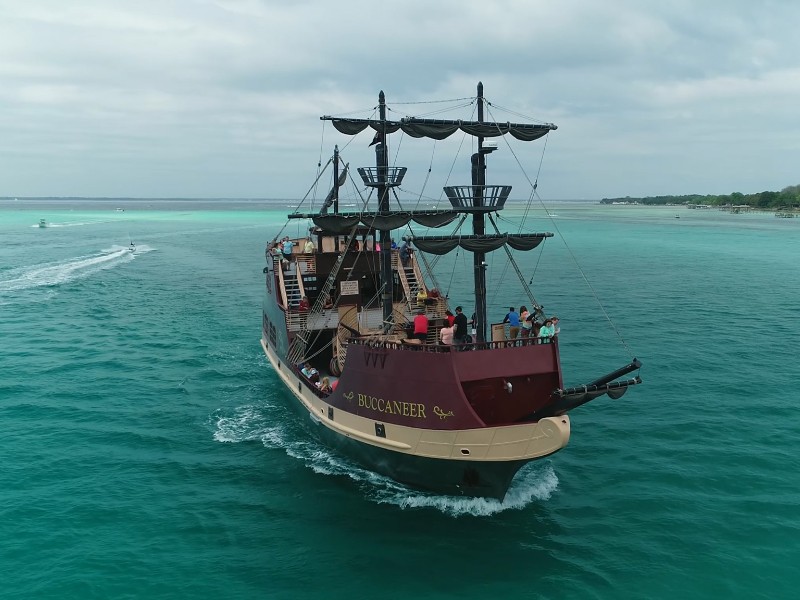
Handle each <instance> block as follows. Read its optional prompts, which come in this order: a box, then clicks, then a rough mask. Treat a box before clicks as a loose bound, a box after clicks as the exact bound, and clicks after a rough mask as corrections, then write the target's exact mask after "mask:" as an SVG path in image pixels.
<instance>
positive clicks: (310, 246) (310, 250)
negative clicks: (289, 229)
mask: <svg viewBox="0 0 800 600" xmlns="http://www.w3.org/2000/svg"><path fill="white" fill-rule="evenodd" d="M316 249H317V247H316V246H315V245H314V241H313V240H312V239H311V236H309V237H307V238H306V243H305V244H304V245H303V252H304V253H305V254H314V251H315V250H316Z"/></svg>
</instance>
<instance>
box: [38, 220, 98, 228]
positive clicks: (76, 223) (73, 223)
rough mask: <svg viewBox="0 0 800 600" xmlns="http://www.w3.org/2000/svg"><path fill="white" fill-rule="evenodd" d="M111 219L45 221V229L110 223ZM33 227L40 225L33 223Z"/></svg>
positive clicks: (39, 226)
mask: <svg viewBox="0 0 800 600" xmlns="http://www.w3.org/2000/svg"><path fill="white" fill-rule="evenodd" d="M111 222H112V221H65V222H64V223H47V226H46V229H56V228H58V227H83V226H84V225H98V224H101V223H111ZM31 227H33V228H34V229H39V228H41V225H39V224H38V223H34V224H33V225H31Z"/></svg>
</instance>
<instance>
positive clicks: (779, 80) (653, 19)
mask: <svg viewBox="0 0 800 600" xmlns="http://www.w3.org/2000/svg"><path fill="white" fill-rule="evenodd" d="M799 23H800V3H798V2H796V1H795V0H785V1H782V0H773V1H769V0H762V1H758V0H716V1H711V0H709V1H708V2H702V3H701V2H699V1H696V0H695V1H693V2H692V1H681V0H671V1H670V2H646V1H643V0H607V1H605V2H597V1H596V0H560V1H558V2H554V1H544V0H491V1H486V2H482V3H480V2H476V1H472V0H424V1H423V0H404V1H399V2H391V1H386V0H384V1H383V2H374V1H372V2H367V1H362V0H341V1H339V2H332V1H329V0H324V1H323V0H291V1H289V0H287V1H285V2H284V1H280V2H272V1H267V0H136V1H135V2H134V1H128V0H125V1H122V0H120V1H113V0H69V1H65V0H26V1H21V0H0V196H19V197H22V196H136V197H260V198H297V197H301V196H303V194H304V193H305V192H306V190H307V189H308V188H309V186H310V184H311V182H312V181H313V178H314V176H315V172H316V166H317V162H318V161H319V160H320V156H321V154H322V160H323V162H324V160H325V158H326V157H327V155H328V154H329V153H330V152H331V151H332V145H333V144H334V143H338V144H339V145H340V146H344V145H345V144H347V143H348V141H349V138H345V137H343V136H340V135H338V134H337V133H336V132H335V131H334V130H333V129H332V128H331V127H330V125H328V126H327V127H326V128H325V129H324V138H323V124H322V122H321V121H320V120H319V116H321V115H323V114H344V113H349V112H351V111H356V110H364V109H366V110H367V112H366V113H365V112H362V113H360V114H359V116H366V115H367V114H369V113H368V111H369V109H371V108H372V107H374V106H375V105H376V104H377V94H378V91H379V90H384V91H385V92H386V95H387V101H388V104H389V105H390V107H391V108H392V109H393V110H395V111H396V112H395V113H394V114H393V116H395V117H399V116H405V115H406V114H420V113H421V112H422V111H423V110H424V112H428V111H429V110H430V107H427V106H424V105H420V106H419V107H417V106H414V105H405V104H400V103H404V102H411V101H425V100H442V99H450V98H463V97H467V96H474V95H475V86H476V84H477V82H478V81H482V82H483V83H484V86H485V93H486V97H487V98H489V99H490V100H492V101H493V102H494V103H496V105H498V106H502V107H508V108H512V109H514V110H516V111H518V112H519V113H521V114H524V115H526V116H529V117H533V118H535V119H537V120H540V121H546V122H553V123H556V124H557V125H558V127H559V128H558V130H557V131H555V132H554V133H552V134H551V135H550V136H549V137H548V139H547V145H546V152H545V154H544V163H543V168H542V172H541V175H540V177H539V192H540V194H541V195H542V196H543V197H546V198H549V199H577V198H586V199H592V198H597V199H599V198H602V197H614V196H625V195H631V196H638V195H658V194H688V193H703V194H706V193H731V192H734V191H741V192H745V193H751V192H758V191H763V190H779V189H781V188H783V187H785V186H788V185H794V184H799V183H800V172H798V165H799V164H800V109H798V107H799V106H800V42H798V34H797V26H798V24H799ZM395 102H396V103H397V105H394V104H393V103H395ZM462 116H463V117H465V118H468V117H469V112H467V113H466V114H464V115H462ZM495 116H497V117H498V120H499V119H500V118H502V120H512V119H514V118H515V117H514V116H513V115H512V116H509V115H507V114H504V115H500V114H498V115H495ZM518 120H521V119H518ZM457 137H459V136H457V135H454V136H453V138H454V139H453V140H449V141H448V142H447V143H441V144H438V145H437V146H434V145H433V143H432V142H428V141H418V140H403V141H402V145H403V148H402V150H403V158H402V159H400V161H399V164H402V165H405V166H409V167H410V168H411V169H414V168H417V171H418V178H417V179H416V180H415V179H413V178H412V179H411V180H410V182H421V181H422V179H424V177H425V172H426V171H427V168H428V165H429V164H433V172H432V179H433V180H435V181H436V185H437V186H440V185H441V183H443V182H444V179H445V178H446V177H447V174H448V171H449V170H450V167H451V164H452V156H447V157H446V156H445V154H444V150H445V149H449V148H451V147H455V146H454V145H457V144H458V143H460V141H459V140H455V138H457ZM370 139H371V134H370V133H369V132H364V133H362V134H361V135H360V136H359V137H358V138H356V140H354V141H353V142H352V143H351V145H350V146H348V147H347V151H350V150H352V153H353V156H346V158H348V160H350V161H351V162H352V163H353V166H362V165H367V164H370V161H371V160H372V158H371V155H370V153H369V150H368V144H369V141H370ZM392 143H393V144H395V147H393V149H396V145H397V144H398V143H400V142H399V135H397V136H393V137H392ZM414 144H416V149H417V150H418V151H419V153H418V156H417V158H414V157H413V155H408V158H407V159H406V158H405V157H406V155H407V151H409V150H411V149H412V147H413V145H414ZM503 146H504V142H501V151H506V150H504V148H503ZM544 148H545V145H544V143H543V142H542V141H538V142H533V143H531V144H524V145H521V144H520V143H518V142H517V143H515V145H514V146H513V151H514V153H515V154H516V153H517V152H519V155H518V156H519V159H520V161H521V162H522V164H523V166H524V167H525V169H526V171H528V174H529V176H530V177H531V178H535V176H536V172H537V170H538V165H539V161H540V159H541V158H542V150H543V149H544ZM499 155H500V152H498V154H497V155H493V156H492V161H495V162H501V161H500V156H499ZM465 156H468V154H467V155H465ZM509 157H511V154H510V153H509V154H506V156H505V158H509ZM463 162H464V165H463V166H459V169H461V170H460V172H458V173H456V174H455V175H453V176H451V177H455V178H456V179H457V180H453V179H451V181H450V183H464V184H466V183H469V181H468V178H469V172H468V162H467V159H466V158H465V159H464V161H463ZM420 169H421V170H422V171H420ZM420 172H421V175H419V173H420ZM501 173H502V172H501ZM509 177H511V176H510V175H509ZM519 181H520V180H518V179H514V180H513V181H509V183H515V185H516V184H518V183H519ZM523 181H524V180H523ZM491 182H492V183H505V181H497V180H492V181H491ZM427 193H429V194H430V195H432V196H437V195H438V193H439V192H438V189H437V188H432V189H427ZM323 195H324V194H323ZM521 195H522V196H523V197H525V196H526V193H525V192H523V193H522V194H521Z"/></svg>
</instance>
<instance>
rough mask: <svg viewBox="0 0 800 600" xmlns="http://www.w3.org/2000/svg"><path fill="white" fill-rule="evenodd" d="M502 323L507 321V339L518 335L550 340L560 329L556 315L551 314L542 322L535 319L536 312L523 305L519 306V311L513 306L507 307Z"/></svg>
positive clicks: (512, 338)
mask: <svg viewBox="0 0 800 600" xmlns="http://www.w3.org/2000/svg"><path fill="white" fill-rule="evenodd" d="M503 323H508V339H510V340H515V339H517V338H518V337H519V338H531V337H534V338H541V339H543V340H550V339H551V338H554V337H556V336H557V335H558V333H559V332H560V331H561V329H560V328H559V326H558V317H556V316H552V317H548V318H546V319H545V320H544V321H543V322H540V321H537V320H536V312H535V311H529V310H528V308H527V307H526V306H525V305H522V306H520V307H519V312H517V311H516V309H515V308H514V307H513V306H511V307H509V309H508V314H507V315H506V316H505V318H504V319H503Z"/></svg>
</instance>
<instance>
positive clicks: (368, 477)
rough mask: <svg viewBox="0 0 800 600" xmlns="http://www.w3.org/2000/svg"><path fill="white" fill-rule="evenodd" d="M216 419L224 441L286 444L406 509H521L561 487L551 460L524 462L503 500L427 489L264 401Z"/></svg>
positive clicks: (309, 461) (377, 498) (482, 512)
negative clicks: (369, 464)
mask: <svg viewBox="0 0 800 600" xmlns="http://www.w3.org/2000/svg"><path fill="white" fill-rule="evenodd" d="M268 408H269V409H274V408H275V407H274V406H273V407H268ZM284 416H285V415H284ZM215 421H216V423H215V425H216V431H215V432H214V439H215V440H217V441H218V442H227V443H231V442H233V443H237V442H243V441H246V440H257V439H260V440H261V442H262V443H263V444H264V446H266V447H267V448H281V449H283V450H284V451H285V452H286V454H288V455H289V456H291V457H293V458H297V459H299V460H302V461H303V462H304V463H305V464H306V465H307V466H308V467H310V468H311V469H312V470H313V471H314V472H315V473H319V474H322V475H333V476H344V477H348V478H350V479H352V480H353V481H354V482H355V483H356V484H357V485H358V487H359V488H360V489H361V490H362V492H363V493H364V495H365V496H366V497H367V498H368V499H369V500H372V501H373V502H376V503H378V504H393V505H395V506H398V507H400V508H401V509H433V510H438V511H440V512H442V513H444V514H447V515H450V516H453V517H460V516H466V515H471V516H477V517H483V516H490V515H494V514H497V513H500V512H504V511H507V510H520V509H522V508H524V507H525V506H527V505H528V504H530V503H532V502H535V501H545V500H548V499H549V498H550V496H552V494H553V492H555V490H556V489H557V488H558V476H557V475H556V474H555V471H554V470H553V467H552V465H551V464H550V463H549V461H547V462H535V463H531V464H529V465H526V466H525V467H523V468H522V469H521V470H520V472H519V473H518V474H517V476H516V477H515V479H514V481H513V483H512V484H511V488H510V489H509V490H508V493H507V494H506V497H505V499H504V500H503V501H502V502H500V501H498V500H493V499H488V498H465V497H458V496H441V495H436V494H431V493H425V492H420V491H417V490H412V489H410V488H408V487H406V486H404V485H401V484H399V483H397V482H396V481H394V480H392V479H389V478H388V477H384V476H383V475H378V474H377V473H374V472H372V471H369V470H366V469H363V468H361V467H360V466H358V465H356V464H354V463H353V462H351V461H349V460H348V459H347V458H344V457H342V456H340V455H338V454H336V453H334V452H331V451H330V450H329V449H328V448H327V447H326V446H324V445H323V444H321V443H319V442H317V441H316V440H314V439H312V438H310V437H306V436H305V435H304V433H305V432H304V431H303V430H302V429H300V428H296V427H292V426H288V425H283V424H281V425H275V423H276V422H277V423H284V421H283V420H282V419H269V418H267V416H266V415H265V414H264V412H263V407H256V406H253V405H250V406H242V407H239V408H237V409H235V410H234V413H233V414H232V415H228V416H221V415H218V416H216V418H215Z"/></svg>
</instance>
